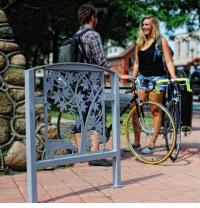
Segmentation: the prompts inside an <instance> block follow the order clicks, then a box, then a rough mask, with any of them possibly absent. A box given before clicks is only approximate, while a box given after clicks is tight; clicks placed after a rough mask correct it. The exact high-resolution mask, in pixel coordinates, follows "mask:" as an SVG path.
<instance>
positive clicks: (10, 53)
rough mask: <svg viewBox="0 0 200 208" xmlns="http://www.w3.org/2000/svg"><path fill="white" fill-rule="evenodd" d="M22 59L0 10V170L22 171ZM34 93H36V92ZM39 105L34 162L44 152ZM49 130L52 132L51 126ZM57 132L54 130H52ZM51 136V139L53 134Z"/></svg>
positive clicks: (23, 117)
mask: <svg viewBox="0 0 200 208" xmlns="http://www.w3.org/2000/svg"><path fill="white" fill-rule="evenodd" d="M25 67H26V60H25V57H24V56H23V54H22V53H21V51H20V47H19V45H18V44H17V43H15V40H14V35H13V32H12V28H11V27H10V25H9V23H8V21H7V17H6V15H5V13H4V11H2V10H0V159H1V160H0V161H1V169H4V168H5V167H9V168H11V169H13V170H17V171H19V170H25V169H26V151H25V150H26V148H25V133H26V129H25V87H24V85H25V78H24V70H25ZM37 93H38V92H37ZM43 112H44V111H43V106H41V105H37V106H36V116H37V119H38V121H39V122H38V125H37V131H38V133H37V132H36V135H37V140H38V141H37V159H40V158H41V156H42V153H43V151H44V145H43V144H44V141H43V138H44V136H41V134H43V133H41V134H40V132H42V128H43V124H42V122H43V120H44V119H43ZM49 129H50V130H49V131H53V132H55V131H56V130H55V128H54V127H51V126H50V127H49ZM56 133H57V131H56ZM56 133H54V136H55V134H56Z"/></svg>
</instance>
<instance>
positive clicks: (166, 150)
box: [125, 101, 176, 165]
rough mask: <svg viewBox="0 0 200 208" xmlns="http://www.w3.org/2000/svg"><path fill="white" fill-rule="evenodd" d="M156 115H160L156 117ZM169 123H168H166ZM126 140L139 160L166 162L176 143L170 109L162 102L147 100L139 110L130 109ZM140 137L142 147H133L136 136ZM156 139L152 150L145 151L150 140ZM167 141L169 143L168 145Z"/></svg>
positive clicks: (156, 162)
mask: <svg viewBox="0 0 200 208" xmlns="http://www.w3.org/2000/svg"><path fill="white" fill-rule="evenodd" d="M153 109H157V110H156V115H157V116H158V114H159V117H157V118H156V117H155V116H156V115H155V112H153ZM165 123H167V125H165ZM125 128H126V132H125V133H126V135H125V138H126V142H127V145H128V147H129V149H130V151H131V152H132V153H133V155H134V156H135V157H136V159H137V160H139V161H141V162H143V163H147V164H152V165H155V164H159V163H162V162H164V161H165V160H166V159H167V158H168V157H169V156H170V154H171V153H172V151H173V149H174V147H175V143H176V128H175V124H174V120H173V118H172V116H171V115H170V113H169V111H168V110H167V109H166V108H165V107H164V106H163V105H161V104H159V103H155V102H151V101H147V102H143V103H142V106H141V107H139V110H138V109H137V108H136V106H135V107H133V109H132V110H131V111H130V113H129V115H128V118H127V121H126V127H125ZM136 137H137V140H138V138H139V141H140V145H141V146H140V148H139V149H138V148H137V149H136V148H134V147H133V145H132V144H133V143H134V140H135V138H136ZM152 140H154V141H156V143H155V144H156V146H155V148H154V149H153V150H152V152H149V153H144V151H143V150H144V148H145V147H148V146H149V144H150V142H151V141H152ZM166 141H167V145H166Z"/></svg>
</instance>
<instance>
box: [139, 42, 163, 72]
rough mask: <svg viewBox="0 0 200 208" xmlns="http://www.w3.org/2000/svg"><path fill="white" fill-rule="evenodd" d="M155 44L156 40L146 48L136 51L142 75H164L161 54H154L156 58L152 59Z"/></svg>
mask: <svg viewBox="0 0 200 208" xmlns="http://www.w3.org/2000/svg"><path fill="white" fill-rule="evenodd" d="M155 44H156V41H154V42H153V43H152V44H151V46H150V47H149V48H147V49H146V50H144V51H143V50H139V51H138V58H139V73H141V74H142V75H144V76H163V75H166V71H165V70H164V66H163V60H162V55H161V54H160V55H159V54H158V55H156V60H155V61H154V52H155Z"/></svg>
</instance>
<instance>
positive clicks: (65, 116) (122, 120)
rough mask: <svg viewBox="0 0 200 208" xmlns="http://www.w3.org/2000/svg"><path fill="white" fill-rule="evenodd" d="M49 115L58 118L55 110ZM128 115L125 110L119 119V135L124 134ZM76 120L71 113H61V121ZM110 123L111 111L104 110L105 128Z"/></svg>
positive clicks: (109, 109) (108, 109)
mask: <svg viewBox="0 0 200 208" xmlns="http://www.w3.org/2000/svg"><path fill="white" fill-rule="evenodd" d="M49 113H50V115H51V116H52V117H54V118H57V117H58V114H59V112H58V111H57V110H52V111H50V112H49ZM128 113H129V111H128V110H127V112H126V113H124V114H123V115H122V116H121V118H120V133H121V135H124V134H125V123H126V119H127V117H128ZM75 118H76V115H75V114H72V113H67V112H66V113H63V115H62V119H66V120H69V121H70V120H71V121H74V120H75ZM111 122H112V111H111V108H106V126H107V127H108V126H110V124H111Z"/></svg>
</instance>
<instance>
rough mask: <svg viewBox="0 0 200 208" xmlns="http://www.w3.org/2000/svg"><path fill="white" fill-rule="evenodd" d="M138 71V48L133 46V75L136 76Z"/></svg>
mask: <svg viewBox="0 0 200 208" xmlns="http://www.w3.org/2000/svg"><path fill="white" fill-rule="evenodd" d="M138 71H139V58H138V48H137V46H135V59H134V65H133V77H134V78H136V77H137V74H138Z"/></svg>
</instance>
